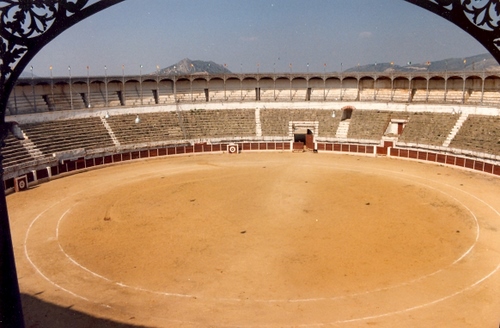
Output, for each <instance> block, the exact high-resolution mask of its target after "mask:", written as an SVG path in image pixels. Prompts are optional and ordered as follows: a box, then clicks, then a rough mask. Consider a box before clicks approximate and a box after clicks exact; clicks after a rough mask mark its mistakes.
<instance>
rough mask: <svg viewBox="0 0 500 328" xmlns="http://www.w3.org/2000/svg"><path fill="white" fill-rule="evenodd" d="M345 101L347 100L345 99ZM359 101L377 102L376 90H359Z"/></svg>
mask: <svg viewBox="0 0 500 328" xmlns="http://www.w3.org/2000/svg"><path fill="white" fill-rule="evenodd" d="M343 99H345V98H343ZM359 99H360V100H361V101H374V100H375V89H373V88H364V89H361V90H359Z"/></svg>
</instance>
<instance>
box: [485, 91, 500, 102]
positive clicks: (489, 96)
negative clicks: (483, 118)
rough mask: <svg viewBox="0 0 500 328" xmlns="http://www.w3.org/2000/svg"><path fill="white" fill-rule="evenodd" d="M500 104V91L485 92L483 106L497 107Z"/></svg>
mask: <svg viewBox="0 0 500 328" xmlns="http://www.w3.org/2000/svg"><path fill="white" fill-rule="evenodd" d="M499 103H500V92H498V91H484V95H483V105H495V106H497V105H498V104H499Z"/></svg>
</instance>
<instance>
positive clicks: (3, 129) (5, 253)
mask: <svg viewBox="0 0 500 328" xmlns="http://www.w3.org/2000/svg"><path fill="white" fill-rule="evenodd" d="M122 1H124V0H99V1H97V2H94V3H92V4H90V5H88V0H3V1H1V2H0V36H1V40H0V146H1V147H3V141H4V139H5V138H6V137H7V134H8V133H9V131H10V132H12V133H14V135H16V125H15V124H13V123H12V122H11V123H6V122H5V111H6V108H7V101H8V99H9V96H10V93H11V91H12V89H13V87H14V85H15V83H16V81H17V78H18V77H19V75H20V74H21V72H22V71H23V70H24V68H25V67H26V66H27V65H28V63H29V62H30V60H31V59H33V57H34V56H35V55H36V54H37V53H38V52H39V51H40V50H41V49H42V48H43V47H44V46H45V45H47V44H48V43H49V42H50V41H52V40H53V39H54V38H55V37H57V36H58V35H59V34H61V33H62V32H64V31H65V30H67V29H68V28H70V27H71V26H73V25H75V24H76V23H78V22H80V21H81V20H83V19H85V18H87V17H89V16H91V15H93V14H95V13H97V12H99V11H101V10H104V9H106V8H108V7H110V6H113V5H115V4H117V3H119V2H122ZM16 136H17V137H19V138H22V136H19V135H16ZM0 182H2V183H3V168H2V156H1V155H0ZM0 326H1V327H24V319H23V314H22V307H21V299H20V295H19V285H18V281H17V273H16V268H15V262H14V253H13V249H12V239H11V234H10V227H9V218H8V214H7V204H6V199H5V191H4V187H3V186H2V187H0Z"/></svg>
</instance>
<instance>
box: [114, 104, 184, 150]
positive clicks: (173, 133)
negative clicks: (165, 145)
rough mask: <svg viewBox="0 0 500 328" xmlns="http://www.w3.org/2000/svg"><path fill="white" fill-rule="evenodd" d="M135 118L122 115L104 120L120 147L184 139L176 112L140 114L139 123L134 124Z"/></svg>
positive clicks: (134, 116) (131, 115) (130, 115)
mask: <svg viewBox="0 0 500 328" xmlns="http://www.w3.org/2000/svg"><path fill="white" fill-rule="evenodd" d="M136 117H137V115H136V114H124V115H112V116H110V117H109V118H107V119H106V122H107V123H108V124H109V126H110V127H111V129H112V130H113V133H114V135H115V137H116V139H117V140H118V141H119V142H120V144H121V145H131V144H140V143H153V142H162V141H166V142H168V141H170V140H182V139H184V135H183V132H182V129H181V127H180V126H179V116H178V115H177V113H176V112H158V113H141V114H139V118H140V123H135V119H136Z"/></svg>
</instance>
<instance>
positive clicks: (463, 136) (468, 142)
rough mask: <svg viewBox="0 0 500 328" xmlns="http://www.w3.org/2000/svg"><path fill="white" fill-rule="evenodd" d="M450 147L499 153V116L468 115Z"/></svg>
mask: <svg viewBox="0 0 500 328" xmlns="http://www.w3.org/2000/svg"><path fill="white" fill-rule="evenodd" d="M450 147H451V148H459V149H465V150H471V151H477V152H481V153H488V154H494V155H500V117H498V116H482V115H469V116H468V118H467V120H466V121H465V122H464V123H463V125H462V127H461V128H460V130H459V131H458V133H457V135H456V136H455V138H454V139H453V140H452V141H451V143H450Z"/></svg>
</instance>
